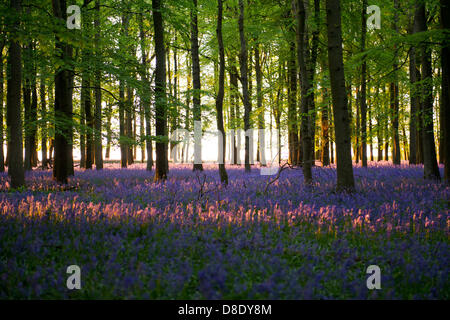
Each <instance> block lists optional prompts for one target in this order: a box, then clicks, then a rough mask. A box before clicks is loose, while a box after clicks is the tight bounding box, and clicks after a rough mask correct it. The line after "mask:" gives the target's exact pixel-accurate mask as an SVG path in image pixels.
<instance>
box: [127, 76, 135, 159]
mask: <svg viewBox="0 0 450 320" xmlns="http://www.w3.org/2000/svg"><path fill="white" fill-rule="evenodd" d="M132 113H134V90H133V88H132V87H131V84H129V83H128V84H127V100H126V107H125V127H126V130H125V136H126V137H127V143H126V148H127V150H126V152H127V164H128V165H132V164H133V162H134V161H133V145H132V143H131V141H133V124H132Z"/></svg>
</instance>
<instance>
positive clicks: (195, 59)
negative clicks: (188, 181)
mask: <svg viewBox="0 0 450 320" xmlns="http://www.w3.org/2000/svg"><path fill="white" fill-rule="evenodd" d="M192 1H193V2H194V8H193V10H192V12H191V53H192V80H193V84H194V93H193V98H192V102H193V104H194V107H193V116H194V121H200V122H201V121H202V109H201V97H200V90H201V85H200V57H199V47H198V19H197V15H198V8H197V0H192ZM194 149H195V151H194V154H195V156H194V158H195V159H194V167H193V170H194V171H196V170H198V171H203V165H202V163H195V162H201V161H202V146H201V143H196V144H195V145H194Z"/></svg>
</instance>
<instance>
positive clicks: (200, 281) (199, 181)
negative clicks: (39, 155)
mask: <svg viewBox="0 0 450 320" xmlns="http://www.w3.org/2000/svg"><path fill="white" fill-rule="evenodd" d="M227 171H228V174H229V181H230V182H229V185H228V186H227V187H224V186H222V185H220V184H219V176H218V171H217V167H216V166H215V165H211V164H207V165H205V170H204V172H203V173H199V174H196V173H194V172H192V167H191V166H190V165H189V166H188V165H171V167H170V172H169V178H168V180H167V181H166V182H165V183H154V182H153V179H152V178H153V172H147V171H146V170H145V166H144V164H136V165H133V166H131V167H130V168H128V169H120V168H118V165H117V164H107V166H106V168H105V169H104V170H102V171H99V172H97V171H95V170H92V171H91V170H89V171H84V170H78V169H77V170H76V172H75V176H74V177H73V178H71V179H70V182H69V184H68V185H66V186H59V185H57V184H56V183H55V182H53V181H52V179H51V171H41V170H35V171H33V172H29V173H27V175H26V182H27V189H26V190H25V189H24V190H10V189H9V188H8V186H9V183H8V180H9V179H8V177H7V174H6V173H2V174H0V299H29V298H34V299H35V298H39V299H59V298H64V299H94V298H95V299H108V298H129V299H134V298H142V299H220V298H222V299H262V298H269V299H316V298H324V299H340V298H345V299H353V298H355V299H379V298H383V299H396V298H403V299H414V298H425V299H436V298H438V299H449V298H450V281H449V271H450V270H449V266H450V261H449V260H450V242H449V235H450V231H449V228H450V218H449V199H450V187H448V186H446V185H445V184H443V183H438V182H433V181H424V180H423V167H422V166H407V165H402V166H397V167H395V166H392V165H390V164H388V163H385V162H383V163H370V164H369V168H367V169H365V168H361V167H359V166H355V168H354V173H355V180H356V186H357V191H356V192H354V193H352V194H345V193H336V192H335V191H334V186H335V181H336V171H335V169H334V168H322V167H315V168H314V169H313V177H314V181H315V182H314V184H313V185H311V186H306V185H304V184H303V176H302V172H301V170H295V169H288V170H285V171H283V172H282V174H281V176H280V178H279V179H278V180H277V181H275V182H274V183H272V184H271V185H270V186H269V187H268V188H267V192H265V189H266V186H267V184H268V182H269V181H271V180H272V179H273V178H274V177H273V176H262V175H260V171H259V169H258V168H256V167H255V168H254V169H253V170H252V173H250V174H246V173H244V169H243V167H236V166H227ZM442 172H443V169H442V167H441V174H442ZM69 265H78V266H79V267H80V268H81V289H80V290H69V289H68V288H67V287H66V280H67V278H68V277H69V276H70V274H67V273H66V269H67V267H68V266H69ZM369 265H377V266H379V268H380V271H381V289H380V290H369V289H368V287H367V279H368V278H369V277H370V274H367V273H366V270H367V267H368V266H369Z"/></svg>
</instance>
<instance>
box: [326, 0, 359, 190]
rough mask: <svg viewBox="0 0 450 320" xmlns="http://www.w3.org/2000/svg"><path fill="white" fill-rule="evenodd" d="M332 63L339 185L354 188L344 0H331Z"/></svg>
mask: <svg viewBox="0 0 450 320" xmlns="http://www.w3.org/2000/svg"><path fill="white" fill-rule="evenodd" d="M326 4H327V8H326V11H327V29H328V66H329V70H330V82H331V94H332V97H333V113H334V126H335V136H336V149H337V150H336V151H337V188H338V189H339V190H352V189H354V187H355V181H354V178H353V167H352V157H351V145H350V122H349V112H348V105H347V94H346V90H345V75H344V63H343V57H342V31H341V5H340V0H327V1H326Z"/></svg>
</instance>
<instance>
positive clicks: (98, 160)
mask: <svg viewBox="0 0 450 320" xmlns="http://www.w3.org/2000/svg"><path fill="white" fill-rule="evenodd" d="M94 27H95V30H96V33H95V39H94V42H95V56H96V58H97V59H100V61H102V60H103V58H102V53H101V49H100V44H99V42H100V0H96V1H95V20H94ZM101 77H102V74H101V70H100V68H99V67H98V65H97V66H96V68H95V74H94V83H95V88H94V95H95V113H94V114H95V119H94V127H95V135H94V143H95V168H96V169H97V170H101V169H103V148H102V92H101Z"/></svg>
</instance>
